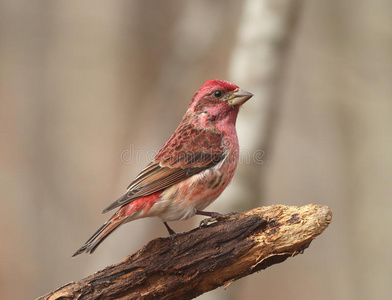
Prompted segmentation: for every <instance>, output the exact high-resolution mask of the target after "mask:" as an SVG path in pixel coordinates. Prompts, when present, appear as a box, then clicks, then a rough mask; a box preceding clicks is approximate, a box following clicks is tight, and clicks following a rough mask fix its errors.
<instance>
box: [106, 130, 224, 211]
mask: <svg viewBox="0 0 392 300" xmlns="http://www.w3.org/2000/svg"><path fill="white" fill-rule="evenodd" d="M225 157H226V153H225V151H224V149H223V143H222V134H221V133H218V132H215V131H211V130H205V129H196V128H194V127H193V126H191V125H184V126H179V128H178V129H177V130H176V132H175V133H174V134H173V135H172V137H171V138H170V139H169V140H168V141H167V142H166V144H165V145H164V146H163V147H162V149H161V150H160V151H159V152H158V154H157V155H156V156H155V158H154V160H153V161H152V162H151V163H150V164H149V165H147V167H146V168H145V169H144V170H143V171H142V172H141V173H140V174H139V175H138V176H137V177H136V178H135V180H134V181H132V183H131V184H130V185H129V186H128V191H127V193H126V194H124V195H123V196H122V197H121V198H119V199H118V200H116V201H115V202H113V203H112V204H111V205H110V206H108V207H107V208H106V209H105V210H104V211H103V213H106V212H108V211H110V210H112V209H114V208H116V207H119V206H123V205H126V204H128V203H130V202H132V201H134V200H136V199H138V198H141V197H145V196H148V195H151V194H153V193H156V192H158V191H161V190H163V189H165V188H168V187H170V186H172V185H174V184H176V183H179V182H181V181H183V180H185V179H187V178H189V177H191V176H193V175H195V174H197V173H199V172H201V171H203V170H206V169H208V168H211V167H213V166H215V165H217V164H218V163H219V162H221V161H222V160H223V159H224V158H225Z"/></svg>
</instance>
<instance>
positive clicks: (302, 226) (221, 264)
mask: <svg viewBox="0 0 392 300" xmlns="http://www.w3.org/2000/svg"><path fill="white" fill-rule="evenodd" d="M331 219H332V212H331V210H330V209H329V208H328V207H326V206H321V205H313V204H310V205H306V206H302V207H295V206H283V205H275V206H269V207H259V208H255V209H253V210H250V211H248V212H245V213H241V214H237V215H233V216H230V217H228V218H225V219H221V220H219V221H218V222H215V223H213V224H211V225H208V226H205V227H202V228H197V229H194V230H192V231H190V232H187V233H182V234H177V235H175V236H174V237H167V238H157V239H155V240H152V241H151V242H149V243H148V244H147V245H146V246H145V247H143V248H142V249H140V250H139V251H137V252H136V253H134V254H132V255H130V256H128V257H126V258H125V259H124V260H123V261H122V262H120V263H118V264H116V265H112V266H109V267H107V268H105V269H104V270H102V271H99V272H97V273H95V274H93V275H91V276H89V277H87V278H84V279H82V280H80V281H78V282H70V283H68V284H66V285H64V286H62V287H60V288H59V289H57V290H55V291H52V292H50V293H48V294H47V295H45V296H42V297H40V298H38V299H39V300H44V299H45V300H55V299H57V300H60V299H61V300H66V299H106V300H110V299H140V298H143V299H192V298H194V297H196V296H198V295H201V294H203V293H205V292H207V291H210V290H213V289H215V288H217V287H220V286H222V285H225V286H228V285H230V283H232V282H233V281H235V280H237V279H239V278H241V277H244V276H247V275H249V274H252V273H254V272H257V271H260V270H262V269H265V268H267V267H269V266H271V265H273V264H276V263H280V262H283V261H284V260H286V259H287V258H288V257H291V256H295V255H297V254H299V253H302V252H303V251H304V249H306V248H307V247H308V246H309V245H310V243H311V241H312V240H313V239H314V238H316V236H318V235H319V234H321V233H322V232H323V231H324V229H325V228H326V227H327V226H328V225H329V223H330V222H331Z"/></svg>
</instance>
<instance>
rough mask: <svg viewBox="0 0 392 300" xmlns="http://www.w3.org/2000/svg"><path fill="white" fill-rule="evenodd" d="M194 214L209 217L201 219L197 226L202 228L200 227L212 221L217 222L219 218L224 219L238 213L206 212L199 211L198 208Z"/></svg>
mask: <svg viewBox="0 0 392 300" xmlns="http://www.w3.org/2000/svg"><path fill="white" fill-rule="evenodd" d="M196 214H198V215H203V216H209V217H210V218H208V219H204V220H201V222H200V224H199V228H202V227H205V226H208V225H210V224H212V223H215V222H218V221H219V220H224V219H228V218H231V217H232V216H236V215H238V214H239V213H238V212H230V213H228V214H225V215H222V214H220V213H218V212H207V211H199V210H198V211H196Z"/></svg>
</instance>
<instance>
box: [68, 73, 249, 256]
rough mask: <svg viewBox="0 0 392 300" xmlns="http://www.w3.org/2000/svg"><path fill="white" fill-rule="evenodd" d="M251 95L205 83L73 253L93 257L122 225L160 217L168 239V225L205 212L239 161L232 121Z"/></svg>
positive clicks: (215, 82) (218, 82)
mask: <svg viewBox="0 0 392 300" xmlns="http://www.w3.org/2000/svg"><path fill="white" fill-rule="evenodd" d="M252 96H253V94H252V93H250V92H247V91H245V90H243V89H241V88H239V87H238V86H237V85H235V84H233V83H231V82H228V81H225V80H220V79H212V80H207V81H206V82H205V83H204V84H203V85H202V86H201V87H200V88H199V89H198V90H197V91H196V93H195V94H194V95H193V97H192V99H191V101H190V103H189V105H188V108H187V110H186V112H185V114H184V116H183V118H182V121H181V122H180V124H179V125H178V127H177V129H176V130H175V131H174V133H173V134H172V136H171V137H170V138H169V139H168V140H167V142H166V143H165V144H164V145H163V146H162V148H161V149H160V150H159V151H158V152H157V154H156V155H155V157H154V158H153V160H152V161H151V162H150V163H149V164H148V165H147V166H146V167H145V168H144V169H143V170H142V171H141V172H140V174H139V175H138V176H137V177H136V178H135V179H134V180H133V181H132V182H131V184H130V185H129V186H128V188H127V191H126V193H125V194H124V195H123V196H121V197H120V198H119V199H118V200H116V201H115V202H113V203H112V204H111V205H109V206H108V207H107V208H105V209H104V210H103V212H102V213H106V212H108V211H111V210H113V209H116V208H117V209H118V210H117V211H116V212H115V213H114V215H113V216H112V217H111V218H110V219H109V220H108V221H107V222H105V223H104V224H103V225H102V226H101V227H100V228H99V229H98V230H97V231H96V232H95V233H94V234H93V236H92V237H91V238H90V239H88V240H87V242H86V243H85V244H84V245H83V246H82V247H81V248H80V249H79V250H77V251H76V252H75V253H74V254H73V257H74V256H77V255H79V254H81V253H84V252H86V253H90V254H92V253H93V252H94V251H95V250H96V248H97V247H98V246H99V245H100V244H101V243H102V242H103V241H104V240H105V239H106V238H107V237H108V235H109V234H111V233H112V232H113V231H114V230H115V229H117V228H118V227H120V226H121V225H123V224H125V223H127V222H130V221H133V220H136V219H140V218H145V217H159V218H160V219H161V220H162V222H163V224H164V225H165V227H166V229H167V230H168V232H169V234H170V236H172V235H174V234H175V232H174V231H173V230H172V229H171V228H170V227H169V225H168V224H167V222H168V221H175V220H186V219H189V218H190V217H192V216H194V215H204V216H210V217H215V216H218V215H220V214H219V213H214V212H208V211H204V209H205V208H206V207H207V206H209V205H210V204H211V203H212V202H213V201H214V200H216V199H217V198H218V197H219V195H220V194H221V193H222V192H223V191H224V190H225V188H226V187H227V186H228V185H229V183H230V181H231V179H232V178H233V175H234V172H235V170H236V168H237V164H238V161H239V142H238V137H237V132H236V127H235V124H236V120H237V115H238V112H239V108H240V107H241V105H242V104H244V103H245V102H246V101H248V100H249V99H250V98H251V97H252Z"/></svg>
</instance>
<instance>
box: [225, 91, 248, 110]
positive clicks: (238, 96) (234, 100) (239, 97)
mask: <svg viewBox="0 0 392 300" xmlns="http://www.w3.org/2000/svg"><path fill="white" fill-rule="evenodd" d="M252 96H253V94H252V93H249V92H247V91H245V90H242V89H240V88H239V89H237V90H235V91H234V92H233V94H232V95H231V97H230V98H229V99H228V100H227V103H229V104H230V105H232V106H239V105H242V104H244V103H245V102H246V101H248V100H249V99H250V98H252Z"/></svg>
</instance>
